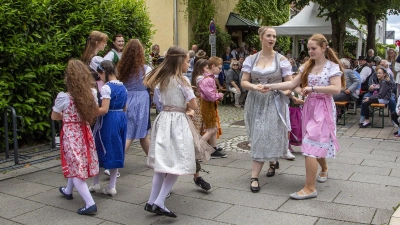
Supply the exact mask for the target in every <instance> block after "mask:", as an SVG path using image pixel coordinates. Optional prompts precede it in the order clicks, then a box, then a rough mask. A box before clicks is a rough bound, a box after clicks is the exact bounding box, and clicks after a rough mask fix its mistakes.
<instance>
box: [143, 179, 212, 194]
mask: <svg viewBox="0 0 400 225" xmlns="http://www.w3.org/2000/svg"><path fill="white" fill-rule="evenodd" d="M180 178H181V177H180ZM180 178H178V182H176V183H175V185H174V187H173V188H172V191H171V194H173V195H181V196H186V197H190V198H201V197H203V196H205V195H212V194H211V193H212V192H213V191H214V190H215V189H217V188H218V187H215V186H213V185H211V189H210V190H208V191H205V190H203V189H201V188H200V187H198V186H196V185H195V183H194V182H193V180H192V179H190V180H191V181H192V182H189V183H188V182H181V181H179V180H180ZM205 180H206V179H205ZM206 181H207V180H206ZM148 196H150V192H148Z"/></svg>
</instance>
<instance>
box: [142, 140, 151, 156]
mask: <svg viewBox="0 0 400 225" xmlns="http://www.w3.org/2000/svg"><path fill="white" fill-rule="evenodd" d="M140 145H141V146H142V149H143V151H144V153H146V155H149V148H150V137H149V135H146V137H144V138H140Z"/></svg>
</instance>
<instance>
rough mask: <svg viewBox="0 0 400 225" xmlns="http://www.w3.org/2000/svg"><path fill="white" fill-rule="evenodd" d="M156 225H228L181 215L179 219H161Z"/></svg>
mask: <svg viewBox="0 0 400 225" xmlns="http://www.w3.org/2000/svg"><path fill="white" fill-rule="evenodd" d="M153 224H154V225H159V224H160V225H161V224H174V225H188V224H196V225H222V224H227V223H221V222H216V221H213V220H208V219H202V218H197V217H193V216H187V215H179V216H178V217H177V218H169V217H165V216H164V217H161V219H160V220H159V221H157V222H155V223H153Z"/></svg>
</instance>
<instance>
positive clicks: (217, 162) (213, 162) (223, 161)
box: [204, 151, 235, 166]
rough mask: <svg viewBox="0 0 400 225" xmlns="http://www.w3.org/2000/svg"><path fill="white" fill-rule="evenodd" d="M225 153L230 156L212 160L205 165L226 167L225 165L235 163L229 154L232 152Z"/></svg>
mask: <svg viewBox="0 0 400 225" xmlns="http://www.w3.org/2000/svg"><path fill="white" fill-rule="evenodd" d="M224 153H225V154H226V155H227V156H228V157H227V158H220V159H210V160H208V161H207V162H206V163H204V165H216V166H225V165H227V164H229V163H231V162H233V161H235V159H231V158H230V157H229V154H230V153H231V152H230V151H225V152H224Z"/></svg>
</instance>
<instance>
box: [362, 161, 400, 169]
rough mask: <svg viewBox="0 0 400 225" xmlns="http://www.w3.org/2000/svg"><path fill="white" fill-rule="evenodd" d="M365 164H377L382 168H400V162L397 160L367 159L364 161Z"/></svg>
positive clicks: (376, 165)
mask: <svg viewBox="0 0 400 225" xmlns="http://www.w3.org/2000/svg"><path fill="white" fill-rule="evenodd" d="M361 165H363V166H375V167H381V168H393V169H400V163H396V162H385V161H378V160H372V159H366V160H364V161H363V162H362V164H361Z"/></svg>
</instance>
